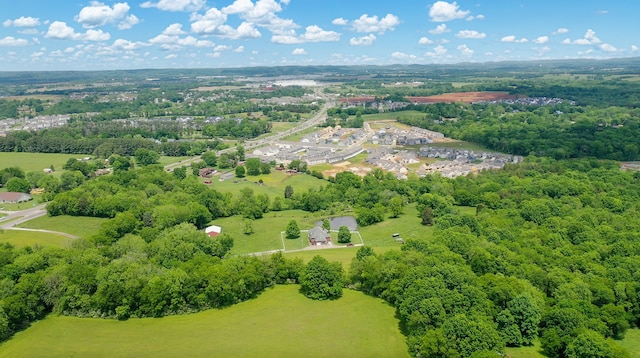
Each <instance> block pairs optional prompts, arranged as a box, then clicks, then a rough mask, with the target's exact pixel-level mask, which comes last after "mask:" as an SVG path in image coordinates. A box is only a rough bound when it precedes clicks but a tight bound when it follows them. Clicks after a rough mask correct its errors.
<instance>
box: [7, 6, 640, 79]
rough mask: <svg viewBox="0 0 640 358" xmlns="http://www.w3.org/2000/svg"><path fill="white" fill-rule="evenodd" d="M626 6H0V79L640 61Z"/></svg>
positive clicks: (631, 10) (633, 11)
mask: <svg viewBox="0 0 640 358" xmlns="http://www.w3.org/2000/svg"><path fill="white" fill-rule="evenodd" d="M638 14H640V1H635V0H629V1H627V0H609V1H602V0H600V1H596V0H581V1H565V0H553V1H551V0H521V1H517V0H473V1H465V0H459V1H456V2H454V1H433V0H430V1H414V0H396V1H367V0H341V1H337V0H322V1H320V0H131V1H126V0H121V1H85V0H75V1H66V0H65V1H63V0H60V1H58V0H56V1H53V0H14V1H9V0H3V1H2V2H1V3H0V22H1V25H0V70H7V71H8V70H11V71H13V70H109V69H138V68H212V67H241V66H280V65H361V64H370V65H387V64H398V63H401V64H409V63H412V64H413V63H416V64H440V63H459V62H492V61H510V60H535V59H567V58H595V59H604V58H615V57H632V56H640V36H639V35H640V21H638V20H637V19H636V18H635V17H637V15H638Z"/></svg>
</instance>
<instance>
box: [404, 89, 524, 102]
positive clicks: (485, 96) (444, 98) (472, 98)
mask: <svg viewBox="0 0 640 358" xmlns="http://www.w3.org/2000/svg"><path fill="white" fill-rule="evenodd" d="M407 98H408V99H409V100H410V101H411V102H414V103H415V102H417V103H437V102H445V103H454V102H465V103H471V102H476V101H493V100H500V99H514V98H516V96H514V95H510V94H509V92H490V91H487V92H453V93H443V94H440V95H436V96H427V97H407Z"/></svg>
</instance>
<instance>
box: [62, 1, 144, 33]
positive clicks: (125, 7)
mask: <svg viewBox="0 0 640 358" xmlns="http://www.w3.org/2000/svg"><path fill="white" fill-rule="evenodd" d="M130 9H131V8H130V7H129V4H127V3H117V4H114V5H113V7H110V6H108V5H105V4H103V3H101V2H95V1H94V2H92V3H91V5H90V6H85V7H83V8H82V10H80V13H78V15H77V16H76V17H75V20H76V21H77V22H79V23H81V24H82V26H83V27H85V28H94V27H100V26H104V25H107V24H116V25H118V28H119V29H121V30H125V29H130V28H131V27H133V26H134V25H135V24H137V23H139V22H140V20H139V19H138V18H137V17H136V16H135V15H129V14H128V13H129V10H130Z"/></svg>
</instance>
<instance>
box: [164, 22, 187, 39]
mask: <svg viewBox="0 0 640 358" xmlns="http://www.w3.org/2000/svg"><path fill="white" fill-rule="evenodd" d="M162 33H163V34H165V35H170V36H178V35H184V34H186V32H184V31H183V30H182V24H178V23H174V24H171V25H169V26H167V28H166V29H164V30H163V31H162Z"/></svg>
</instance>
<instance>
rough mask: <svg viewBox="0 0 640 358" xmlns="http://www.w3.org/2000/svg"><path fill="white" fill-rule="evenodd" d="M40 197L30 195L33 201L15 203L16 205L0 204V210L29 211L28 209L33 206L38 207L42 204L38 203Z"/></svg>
mask: <svg viewBox="0 0 640 358" xmlns="http://www.w3.org/2000/svg"><path fill="white" fill-rule="evenodd" d="M41 196H42V195H31V197H32V198H33V200H29V201H25V202H22V203H17V204H9V203H2V204H0V210H7V211H19V210H24V209H29V208H32V207H34V206H38V205H40V204H42V203H41V202H40V197H41Z"/></svg>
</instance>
